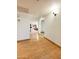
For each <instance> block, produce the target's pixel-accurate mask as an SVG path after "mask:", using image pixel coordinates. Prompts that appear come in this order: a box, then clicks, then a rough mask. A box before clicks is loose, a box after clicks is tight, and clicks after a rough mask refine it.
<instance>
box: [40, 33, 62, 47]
mask: <svg viewBox="0 0 79 59" xmlns="http://www.w3.org/2000/svg"><path fill="white" fill-rule="evenodd" d="M40 35H42V34H40ZM42 36H43V37H44V38H45V39H47V40H48V41H50V42H51V43H53V44H55V45H56V46H58V47H60V48H61V44H59V43H57V42H55V41H53V40H52V38H50V37H48V36H45V35H42Z"/></svg>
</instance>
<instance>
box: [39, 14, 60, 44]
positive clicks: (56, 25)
mask: <svg viewBox="0 0 79 59" xmlns="http://www.w3.org/2000/svg"><path fill="white" fill-rule="evenodd" d="M39 24H40V22H39ZM41 30H43V31H44V32H45V36H46V37H48V38H50V39H51V40H52V41H53V42H55V43H57V44H58V45H60V44H61V16H60V13H59V14H57V16H54V15H53V14H52V13H50V14H49V15H48V16H46V17H45V19H44V22H43V24H42V28H41Z"/></svg>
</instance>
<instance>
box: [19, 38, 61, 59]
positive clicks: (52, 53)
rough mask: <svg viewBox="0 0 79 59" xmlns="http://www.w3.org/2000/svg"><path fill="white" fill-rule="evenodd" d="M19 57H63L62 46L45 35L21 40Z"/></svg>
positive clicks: (51, 58)
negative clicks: (36, 38)
mask: <svg viewBox="0 0 79 59" xmlns="http://www.w3.org/2000/svg"><path fill="white" fill-rule="evenodd" d="M17 59H61V48H60V47H58V46H57V45H55V44H53V43H51V42H50V41H48V40H47V39H45V38H43V37H39V39H38V40H31V39H29V40H24V41H19V42H17Z"/></svg>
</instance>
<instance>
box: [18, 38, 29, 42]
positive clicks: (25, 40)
mask: <svg viewBox="0 0 79 59" xmlns="http://www.w3.org/2000/svg"><path fill="white" fill-rule="evenodd" d="M26 40H30V39H23V40H17V42H22V41H26Z"/></svg>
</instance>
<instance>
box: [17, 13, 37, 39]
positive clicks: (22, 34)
mask: <svg viewBox="0 0 79 59" xmlns="http://www.w3.org/2000/svg"><path fill="white" fill-rule="evenodd" d="M18 19H20V21H17V40H24V39H29V38H30V24H32V23H37V21H36V19H35V17H34V16H32V15H30V14H26V13H22V12H18Z"/></svg>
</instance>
